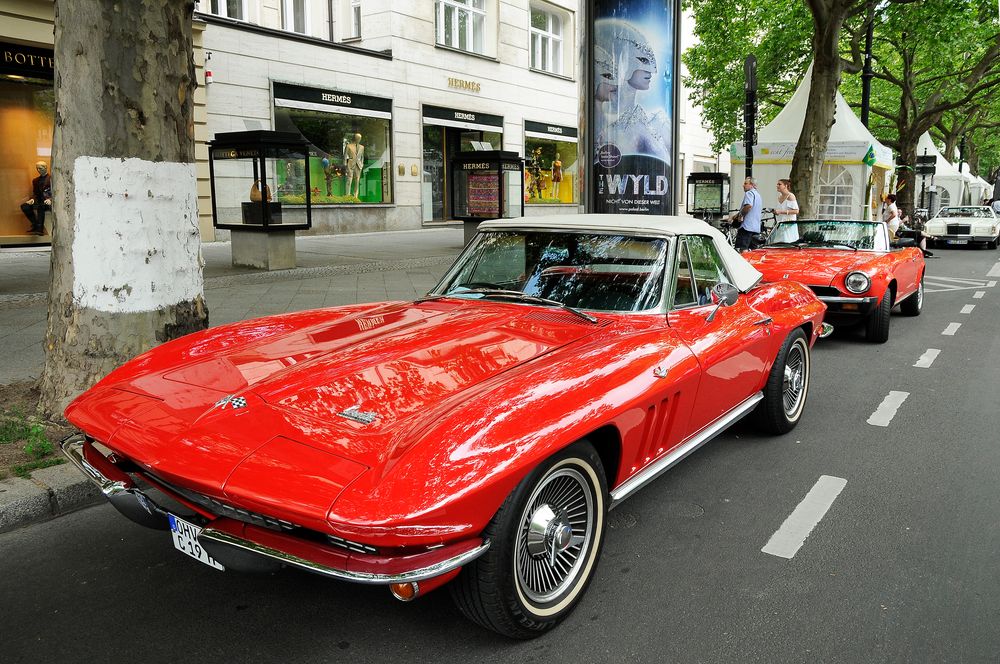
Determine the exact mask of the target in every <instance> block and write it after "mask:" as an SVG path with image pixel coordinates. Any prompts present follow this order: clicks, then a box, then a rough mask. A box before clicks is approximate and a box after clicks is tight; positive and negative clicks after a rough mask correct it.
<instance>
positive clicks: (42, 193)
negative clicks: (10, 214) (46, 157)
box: [21, 161, 52, 235]
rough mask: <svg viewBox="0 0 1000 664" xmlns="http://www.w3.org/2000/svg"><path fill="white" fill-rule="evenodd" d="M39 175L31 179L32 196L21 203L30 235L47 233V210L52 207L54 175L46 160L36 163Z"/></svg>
mask: <svg viewBox="0 0 1000 664" xmlns="http://www.w3.org/2000/svg"><path fill="white" fill-rule="evenodd" d="M35 170H36V171H38V177H37V178H35V179H34V180H32V181H31V193H32V197H31V198H29V199H28V200H27V201H25V202H24V204H23V205H21V212H23V213H24V216H25V217H27V218H28V222H29V223H30V224H31V228H30V229H29V230H28V233H29V234H30V235H45V211H46V210H51V209H52V177H51V176H50V175H49V167H48V165H46V163H45V162H44V161H39V162H36V163H35Z"/></svg>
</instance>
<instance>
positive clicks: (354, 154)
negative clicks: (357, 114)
mask: <svg viewBox="0 0 1000 664" xmlns="http://www.w3.org/2000/svg"><path fill="white" fill-rule="evenodd" d="M364 164H365V146H364V145H362V144H361V134H354V136H353V137H352V138H351V142H350V143H348V144H347V145H345V146H344V167H345V171H346V173H347V190H346V192H345V193H346V194H347V195H348V196H354V197H355V198H357V197H358V194H359V193H360V191H361V169H362V167H363V166H364Z"/></svg>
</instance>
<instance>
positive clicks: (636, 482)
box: [609, 391, 764, 509]
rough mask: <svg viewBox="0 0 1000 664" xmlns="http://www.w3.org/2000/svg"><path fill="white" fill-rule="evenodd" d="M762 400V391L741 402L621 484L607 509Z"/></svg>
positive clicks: (614, 505)
mask: <svg viewBox="0 0 1000 664" xmlns="http://www.w3.org/2000/svg"><path fill="white" fill-rule="evenodd" d="M763 398H764V392H763V391H761V392H758V393H757V394H754V395H753V396H751V397H750V398H749V399H747V400H746V401H744V402H742V403H741V404H739V405H738V406H736V407H735V408H733V409H732V410H731V411H729V412H728V413H725V414H724V415H722V416H721V417H719V418H718V419H717V420H715V421H714V422H712V423H711V424H709V425H708V426H706V427H705V428H704V429H702V430H701V431H699V432H698V433H696V434H694V435H693V436H691V437H690V438H688V439H687V440H686V441H684V442H683V443H681V444H680V445H678V446H677V447H675V448H674V449H673V450H672V451H671V452H670V453H669V454H667V455H666V456H664V457H662V458H661V459H659V460H657V461H654V462H653V463H651V464H650V465H648V466H646V468H644V469H643V470H641V471H639V472H638V473H636V474H635V475H633V476H632V477H630V478H629V479H627V480H625V481H624V482H622V483H621V484H620V485H619V486H618V487H617V488H615V490H614V491H612V492H611V507H610V508H609V509H614V508H615V507H617V506H618V503H620V502H622V501H623V500H625V499H626V498H628V497H629V496H631V495H632V494H633V493H635V492H636V491H638V490H639V489H641V488H642V487H644V486H646V485H647V484H649V483H650V482H652V481H653V480H655V479H656V478H657V477H659V476H660V475H662V474H663V473H664V472H666V471H667V470H668V469H669V468H670V467H671V466H673V465H674V464H676V463H677V462H678V461H680V460H681V459H683V458H684V457H686V456H687V455H688V454H691V452H694V451H695V450H696V449H698V448H699V447H701V446H702V445H704V444H705V443H707V442H708V441H710V440H712V439H713V438H715V437H716V436H718V435H719V434H720V433H722V432H723V431H724V430H725V429H726V428H727V427H729V426H730V425H731V424H733V423H734V422H736V421H737V420H739V419H740V418H742V417H744V416H745V415H746V414H747V413H749V412H750V411H751V410H753V408H754V406H756V405H757V403H758V402H760V401H761V400H762V399H763Z"/></svg>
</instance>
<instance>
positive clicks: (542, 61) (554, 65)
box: [531, 5, 565, 74]
mask: <svg viewBox="0 0 1000 664" xmlns="http://www.w3.org/2000/svg"><path fill="white" fill-rule="evenodd" d="M563 22H564V21H563V17H562V16H560V15H559V14H557V13H556V12H553V11H549V10H548V9H545V8H543V7H541V6H535V5H533V6H532V7H531V68H532V69H540V70H542V71H547V72H550V73H552V74H562V73H563V34H564V32H565V27H564V25H563Z"/></svg>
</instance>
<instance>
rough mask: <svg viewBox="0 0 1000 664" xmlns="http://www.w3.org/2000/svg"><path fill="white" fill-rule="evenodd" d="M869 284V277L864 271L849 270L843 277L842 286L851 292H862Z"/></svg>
mask: <svg viewBox="0 0 1000 664" xmlns="http://www.w3.org/2000/svg"><path fill="white" fill-rule="evenodd" d="M871 285H872V280H871V278H870V277H869V276H868V275H867V274H865V273H864V272H849V273H848V274H847V277H846V278H845V279H844V286H846V287H847V290H849V291H851V292H852V293H864V292H865V291H866V290H868V289H869V288H871Z"/></svg>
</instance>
